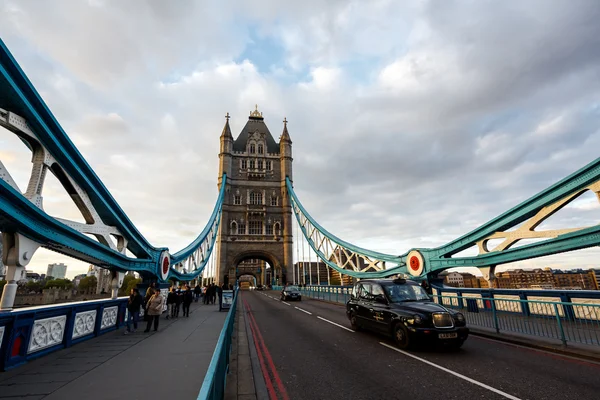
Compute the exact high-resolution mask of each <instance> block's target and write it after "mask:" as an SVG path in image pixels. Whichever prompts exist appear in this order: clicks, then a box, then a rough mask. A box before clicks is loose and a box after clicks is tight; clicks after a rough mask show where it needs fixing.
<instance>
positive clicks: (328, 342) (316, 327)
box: [240, 291, 600, 400]
mask: <svg viewBox="0 0 600 400" xmlns="http://www.w3.org/2000/svg"><path fill="white" fill-rule="evenodd" d="M241 293H242V296H241V300H242V304H240V305H241V306H243V307H242V308H241V309H243V310H244V311H245V312H246V313H247V320H248V322H249V324H250V328H251V332H252V334H253V341H254V342H255V345H256V346H257V349H258V350H259V351H258V352H257V353H258V354H257V355H258V357H257V358H258V364H259V365H260V366H261V370H262V373H263V376H265V375H266V376H268V378H267V379H265V383H266V385H265V386H266V390H267V392H268V393H269V394H270V395H269V397H270V400H274V399H284V400H285V399H290V400H302V399H307V400H308V399H310V400H312V399H353V400H359V399H370V400H373V399H386V400H387V399H396V398H412V399H428V400H430V399H432V398H444V399H465V398H466V399H474V398H479V399H507V398H508V399H565V400H566V399H577V400H586V399H590V400H591V399H598V393H600V380H598V379H597V376H598V374H599V373H600V364H597V363H593V362H590V361H584V360H579V359H574V358H569V357H565V356H560V355H556V354H553V353H548V352H544V351H539V350H532V349H527V348H523V347H519V346H515V345H511V344H506V343H503V342H498V341H494V340H490V339H484V338H480V337H476V336H471V337H469V339H468V340H467V342H466V343H465V344H464V346H463V348H462V349H461V350H460V351H458V352H456V351H443V350H418V351H410V352H402V351H400V350H398V349H395V347H394V346H393V342H392V341H391V339H389V338H386V337H384V336H379V335H376V334H372V333H366V332H355V331H353V330H352V329H350V324H349V321H348V319H347V318H346V315H345V312H344V307H343V306H339V305H335V304H329V303H325V302H320V301H316V300H309V299H303V300H302V301H301V302H282V301H279V298H278V296H279V293H278V292H266V291H265V292H260V291H243V292H241Z"/></svg>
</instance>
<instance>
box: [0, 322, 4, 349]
mask: <svg viewBox="0 0 600 400" xmlns="http://www.w3.org/2000/svg"><path fill="white" fill-rule="evenodd" d="M2 339H4V327H3V326H0V348H2Z"/></svg>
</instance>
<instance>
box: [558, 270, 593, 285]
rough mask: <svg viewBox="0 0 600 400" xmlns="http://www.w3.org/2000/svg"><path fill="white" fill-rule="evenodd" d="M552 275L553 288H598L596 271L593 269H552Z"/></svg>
mask: <svg viewBox="0 0 600 400" xmlns="http://www.w3.org/2000/svg"><path fill="white" fill-rule="evenodd" d="M552 272H553V275H554V286H555V288H564V289H575V290H577V289H580V290H598V285H597V283H596V282H597V281H596V273H595V271H594V270H592V269H590V270H582V269H577V270H569V271H561V270H554V271H552Z"/></svg>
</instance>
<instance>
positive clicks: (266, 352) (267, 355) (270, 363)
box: [244, 301, 290, 400]
mask: <svg viewBox="0 0 600 400" xmlns="http://www.w3.org/2000/svg"><path fill="white" fill-rule="evenodd" d="M244 303H245V304H246V308H247V311H248V315H249V316H250V321H251V323H254V327H255V331H256V336H258V340H259V342H260V344H261V346H262V348H263V351H264V355H265V358H266V359H267V364H268V366H269V367H270V369H271V372H272V373H273V378H274V379H275V383H276V384H277V387H278V389H279V393H280V394H281V397H282V398H283V400H289V399H290V397H289V396H288V394H287V391H286V390H285V386H283V382H282V381H281V378H280V377H279V374H278V373H277V369H276V368H275V364H274V363H273V358H271V353H269V349H267V345H266V344H265V341H264V340H263V337H262V334H261V333H260V330H259V329H258V324H257V323H256V320H255V319H254V315H253V314H252V311H251V309H250V305H249V304H248V303H246V302H245V301H244Z"/></svg>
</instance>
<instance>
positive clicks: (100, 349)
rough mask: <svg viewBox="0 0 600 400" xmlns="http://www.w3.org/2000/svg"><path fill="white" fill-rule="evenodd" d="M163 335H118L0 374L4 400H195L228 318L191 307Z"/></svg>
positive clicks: (164, 323) (163, 323)
mask: <svg viewBox="0 0 600 400" xmlns="http://www.w3.org/2000/svg"><path fill="white" fill-rule="evenodd" d="M166 315H167V313H164V314H163V316H162V317H161V319H160V324H159V328H158V332H153V331H152V330H151V331H150V333H143V330H144V329H145V322H143V321H142V325H141V326H139V327H138V330H137V332H136V333H132V334H130V335H124V334H123V331H124V329H119V330H117V331H115V332H111V333H108V334H105V335H102V336H99V337H97V338H94V339H92V340H89V341H86V342H83V343H80V344H77V345H75V346H73V347H70V348H68V349H65V350H61V351H58V352H56V353H52V354H49V355H47V356H44V357H41V358H39V359H37V360H34V361H32V362H30V363H28V364H26V365H24V366H21V367H17V368H15V369H13V370H10V371H7V372H4V373H0V399H5V398H6V399H10V398H13V399H17V398H19V399H27V400H35V399H48V400H58V399H61V400H62V399H76V398H82V397H85V398H86V399H88V400H95V399H149V398H181V399H190V398H196V397H197V396H198V393H199V391H200V387H201V386H202V381H203V379H204V375H205V373H206V370H207V369H208V365H209V364H210V360H211V357H212V354H213V351H214V349H215V345H216V343H217V340H218V337H219V333H220V332H221V329H222V328H223V323H224V321H225V317H226V315H227V313H226V312H225V311H223V312H219V308H218V305H203V304H201V303H200V302H198V303H192V306H191V310H190V317H189V318H184V317H182V316H181V315H182V314H180V316H179V318H177V319H168V320H167V319H166V318H165V317H166Z"/></svg>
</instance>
